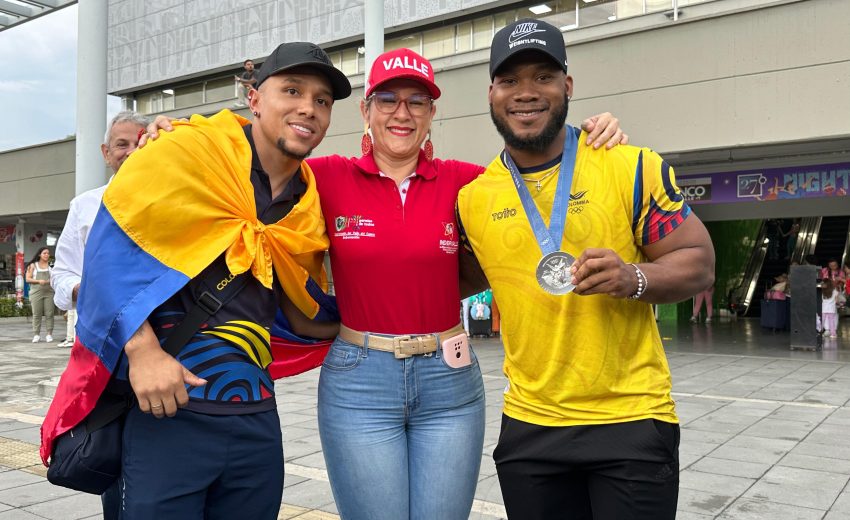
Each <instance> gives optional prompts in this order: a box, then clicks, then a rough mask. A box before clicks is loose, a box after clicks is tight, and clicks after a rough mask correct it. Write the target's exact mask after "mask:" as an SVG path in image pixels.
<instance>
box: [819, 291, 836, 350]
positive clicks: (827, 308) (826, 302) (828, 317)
mask: <svg viewBox="0 0 850 520" xmlns="http://www.w3.org/2000/svg"><path fill="white" fill-rule="evenodd" d="M822 294H823V305H822V307H821V316H822V317H823V329H824V333H823V334H824V336H825V337H827V336H828V337H830V338H835V337H836V334H835V331H836V329H837V328H838V309H837V307H836V304H835V303H836V300H837V296H838V290H836V287H835V284H834V283H833V282H832V280H830V279H826V280H824V281H823V288H822Z"/></svg>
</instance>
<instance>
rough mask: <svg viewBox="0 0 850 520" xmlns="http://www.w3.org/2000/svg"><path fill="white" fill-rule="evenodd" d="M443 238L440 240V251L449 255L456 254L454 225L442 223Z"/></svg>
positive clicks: (456, 242)
mask: <svg viewBox="0 0 850 520" xmlns="http://www.w3.org/2000/svg"><path fill="white" fill-rule="evenodd" d="M442 225H443V237H442V238H441V239H440V249H441V250H442V251H443V252H444V253H446V254H449V255H453V254H455V253H457V249H458V244H459V242H458V239H457V236H456V235H455V223H454V222H443V223H442Z"/></svg>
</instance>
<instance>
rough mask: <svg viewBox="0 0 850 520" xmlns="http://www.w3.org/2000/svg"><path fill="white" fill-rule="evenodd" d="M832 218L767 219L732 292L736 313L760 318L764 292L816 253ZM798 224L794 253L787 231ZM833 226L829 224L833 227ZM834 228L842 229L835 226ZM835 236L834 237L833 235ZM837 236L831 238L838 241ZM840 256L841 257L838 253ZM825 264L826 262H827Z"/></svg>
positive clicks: (845, 230) (845, 232)
mask: <svg viewBox="0 0 850 520" xmlns="http://www.w3.org/2000/svg"><path fill="white" fill-rule="evenodd" d="M825 218H831V217H809V218H801V219H796V220H795V219H771V220H765V221H764V223H763V224H762V226H761V229H760V231H759V234H758V236H757V237H756V240H755V246H754V248H753V251H752V253H751V254H750V258H749V260H748V262H747V265H746V267H745V269H744V273H743V275H742V277H741V279H740V282H739V283H738V285H737V286H736V287H735V288H734V289H732V290H731V291H730V295H729V300H730V302H733V301H734V302H736V312H737V313H738V314H740V315H745V316H754V317H755V316H760V314H761V301H762V298H763V296H764V293H765V291H767V290H768V289H770V288H771V287H772V286H773V285H774V284H775V283H776V277H777V276H779V275H780V274H782V273H787V272H788V270H789V266H790V264H791V262H792V261H793V262H797V263H803V260H804V258H805V257H806V256H808V255H810V254H813V253H814V252H815V249H816V246H817V243H818V242H819V238H820V237H819V230H820V228H821V224H822V220H824V219H825ZM840 218H843V219H845V228H844V238H845V240H844V242H842V243H841V247H842V248H843V247H844V245H845V243H846V242H847V240H846V239H847V227H846V226H847V225H848V221H850V217H840ZM795 221H796V222H797V223H798V224H799V230H798V232H797V238H796V241H795V242H794V243H793V244H792V245H793V246H794V247H793V250H791V251H789V250H788V240H789V238H790V237H789V236H788V232H789V230H791V229H792V228H791V226H792V225H793V224H794V223H795ZM832 226H833V224H830V227H832ZM835 227H836V228H837V227H839V226H838V224H835ZM830 236H831V237H832V234H830ZM839 240H840V238H839V237H838V234H837V233H836V234H835V237H832V238H830V239H829V241H830V242H836V241H839ZM839 257H840V254H839ZM824 263H825V262H824Z"/></svg>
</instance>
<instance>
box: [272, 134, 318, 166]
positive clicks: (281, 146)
mask: <svg viewBox="0 0 850 520" xmlns="http://www.w3.org/2000/svg"><path fill="white" fill-rule="evenodd" d="M276 144H277V149H278V150H280V153H282V154H283V155H284V156H285V157H289V158H290V159H295V160H296V161H303V160H304V159H306V158H307V157H310V154H311V153H313V150H312V149H310V150H307V153H305V154H297V153H295V152H293V151H292V150H290V149H289V148H287V147H286V139H284V138H283V137H279V138H278V139H277V143H276Z"/></svg>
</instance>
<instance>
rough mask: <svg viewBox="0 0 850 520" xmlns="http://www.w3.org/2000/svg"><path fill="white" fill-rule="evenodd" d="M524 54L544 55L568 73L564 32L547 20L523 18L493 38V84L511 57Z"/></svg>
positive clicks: (501, 30) (491, 49) (491, 74)
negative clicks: (494, 78) (535, 52)
mask: <svg viewBox="0 0 850 520" xmlns="http://www.w3.org/2000/svg"><path fill="white" fill-rule="evenodd" d="M525 51H537V52H541V53H543V54H545V55H546V56H549V57H550V58H552V60H554V61H555V63H557V64H558V66H559V67H561V69H563V71H564V72H565V73H566V72H567V50H566V44H565V43H564V35H563V34H561V31H560V30H558V28H557V27H555V26H554V25H551V24H548V23H546V22H544V21H541V20H535V19H533V18H523V19H522V20H518V21H516V22H514V23H512V24H509V25H506V26H505V27H503V28H502V29H500V30H499V32H497V33H496V35H495V36H493V42H492V45H490V81H492V80H493V77H495V76H496V72H497V71H498V70H499V67H501V66H502V64H503V63H505V61H507V60H508V58H510V57H511V56H513V55H514V54H517V53H520V52H525Z"/></svg>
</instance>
